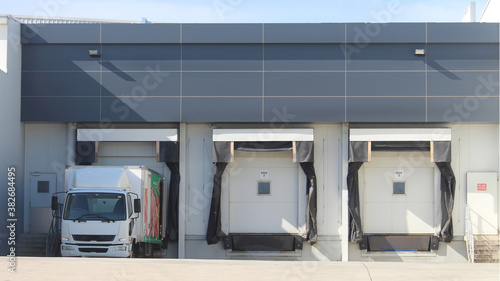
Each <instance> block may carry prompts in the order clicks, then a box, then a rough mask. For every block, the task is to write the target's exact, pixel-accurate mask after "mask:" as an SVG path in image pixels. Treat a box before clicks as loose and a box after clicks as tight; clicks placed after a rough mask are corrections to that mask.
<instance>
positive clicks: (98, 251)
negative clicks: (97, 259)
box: [78, 248, 108, 253]
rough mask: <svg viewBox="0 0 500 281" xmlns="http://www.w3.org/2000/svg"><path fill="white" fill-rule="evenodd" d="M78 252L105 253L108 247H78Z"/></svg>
mask: <svg viewBox="0 0 500 281" xmlns="http://www.w3.org/2000/svg"><path fill="white" fill-rule="evenodd" d="M78 250H79V251H80V252H83V253H107V252H108V249H106V248H78Z"/></svg>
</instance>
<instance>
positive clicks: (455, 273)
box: [0, 257, 500, 281]
mask: <svg viewBox="0 0 500 281" xmlns="http://www.w3.org/2000/svg"><path fill="white" fill-rule="evenodd" d="M0 260H1V261H2V264H4V266H3V267H2V268H3V270H2V271H1V272H0V277H1V280H30V281H31V280H60V281H63V280H85V281H88V280H90V281H96V280H107V281H108V280H134V281H136V280H165V281H169V280H172V281H174V280H203V281H211V280H214V281H215V280H217V281H223V280H231V281H233V280H251V281H257V280H258V281H261V280H321V281H324V280H356V281H357V280H374V281H375V280H380V281H386V280H404V281H412V280H426V281H429V280H468V281H469V280H481V281H486V280H494V281H498V280H500V274H499V273H500V265H499V264H468V263H456V264H449V263H432V264H431V263H388V262H368V263H362V262H347V263H342V262H317V261H242V260H177V259H107V258H106V259H104V258H34V257H33V258H32V257H19V258H17V259H16V273H15V274H12V273H9V272H8V270H7V269H8V268H7V266H8V261H7V258H6V257H2V258H0Z"/></svg>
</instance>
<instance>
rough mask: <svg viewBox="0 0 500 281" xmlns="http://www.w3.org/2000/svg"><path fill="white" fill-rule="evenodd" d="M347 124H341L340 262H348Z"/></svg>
mask: <svg viewBox="0 0 500 281" xmlns="http://www.w3.org/2000/svg"><path fill="white" fill-rule="evenodd" d="M348 152H349V123H343V124H342V174H341V175H339V177H340V181H341V186H342V203H341V204H342V227H341V229H342V261H343V262H347V261H349V210H348V205H349V204H348V203H349V194H348V193H347V171H348V165H349V164H348V162H349V154H348Z"/></svg>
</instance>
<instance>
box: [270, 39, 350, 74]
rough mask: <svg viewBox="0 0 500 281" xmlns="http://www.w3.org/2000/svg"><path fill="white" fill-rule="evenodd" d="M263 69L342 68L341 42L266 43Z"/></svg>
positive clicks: (342, 52) (343, 66) (343, 63)
mask: <svg viewBox="0 0 500 281" xmlns="http://www.w3.org/2000/svg"><path fill="white" fill-rule="evenodd" d="M264 58H265V61H264V69H265V70H342V71H343V70H344V69H345V56H344V45H343V44H266V45H265V46H264Z"/></svg>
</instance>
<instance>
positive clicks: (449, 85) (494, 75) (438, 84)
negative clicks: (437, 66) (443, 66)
mask: <svg viewBox="0 0 500 281" xmlns="http://www.w3.org/2000/svg"><path fill="white" fill-rule="evenodd" d="M427 95H429V96H475V95H478V96H484V95H487V96H498V72H449V71H443V72H429V73H428V74H427Z"/></svg>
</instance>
